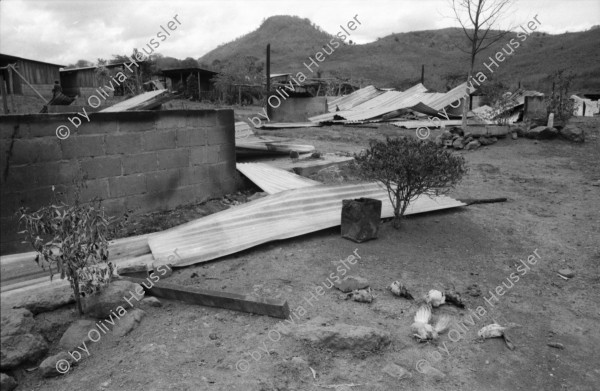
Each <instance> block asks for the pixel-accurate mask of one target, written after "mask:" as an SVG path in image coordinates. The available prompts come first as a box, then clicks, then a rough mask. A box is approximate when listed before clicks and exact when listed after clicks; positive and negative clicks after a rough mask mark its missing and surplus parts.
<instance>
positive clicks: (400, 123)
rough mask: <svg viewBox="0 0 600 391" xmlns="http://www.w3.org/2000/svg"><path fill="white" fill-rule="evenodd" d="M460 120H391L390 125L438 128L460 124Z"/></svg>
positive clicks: (408, 127)
mask: <svg viewBox="0 0 600 391" xmlns="http://www.w3.org/2000/svg"><path fill="white" fill-rule="evenodd" d="M461 124H462V121H461V120H459V119H456V120H441V121H435V122H433V121H430V120H421V121H398V122H392V125H394V126H397V127H399V128H406V129H417V128H421V127H427V128H438V127H442V128H444V127H446V126H458V125H461Z"/></svg>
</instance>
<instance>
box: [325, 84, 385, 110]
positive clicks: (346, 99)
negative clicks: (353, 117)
mask: <svg viewBox="0 0 600 391" xmlns="http://www.w3.org/2000/svg"><path fill="white" fill-rule="evenodd" d="M381 94H383V91H380V90H378V89H377V88H375V87H374V86H367V87H365V88H361V89H360V90H357V91H354V92H353V93H351V94H350V95H344V96H338V97H334V98H333V99H332V100H328V101H327V110H328V111H329V112H330V113H335V112H336V111H343V110H348V109H351V108H353V107H355V106H358V105H359V104H361V103H363V102H366V101H368V100H371V99H373V98H375V97H376V96H378V95H381ZM338 109H339V110H338Z"/></svg>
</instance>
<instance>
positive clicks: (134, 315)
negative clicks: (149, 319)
mask: <svg viewBox="0 0 600 391" xmlns="http://www.w3.org/2000/svg"><path fill="white" fill-rule="evenodd" d="M145 315H146V312H144V311H143V310H141V309H139V308H134V309H133V310H130V311H129V312H128V313H127V314H125V315H123V316H122V317H121V319H118V321H117V324H116V325H115V327H114V328H113V334H114V335H115V336H117V337H124V336H126V335H127V334H129V333H130V332H131V331H133V330H134V329H136V328H137V327H138V326H139V324H140V323H141V321H142V319H143V318H144V316H145ZM113 319H114V318H113Z"/></svg>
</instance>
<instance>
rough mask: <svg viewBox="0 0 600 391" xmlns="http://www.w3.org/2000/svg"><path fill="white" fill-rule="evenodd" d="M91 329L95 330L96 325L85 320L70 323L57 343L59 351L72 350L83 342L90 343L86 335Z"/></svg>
mask: <svg viewBox="0 0 600 391" xmlns="http://www.w3.org/2000/svg"><path fill="white" fill-rule="evenodd" d="M92 329H95V330H97V328H96V324H95V323H94V322H93V321H91V320H85V319H81V320H78V321H76V322H74V323H72V324H71V325H70V326H69V328H68V329H67V331H65V333H64V334H63V336H62V337H61V339H60V341H59V342H58V346H60V348H61V349H65V350H73V349H75V348H76V347H77V346H80V345H82V344H83V343H84V342H86V343H87V342H89V341H90V337H89V336H88V333H89V332H90V330H92ZM94 335H95V333H94Z"/></svg>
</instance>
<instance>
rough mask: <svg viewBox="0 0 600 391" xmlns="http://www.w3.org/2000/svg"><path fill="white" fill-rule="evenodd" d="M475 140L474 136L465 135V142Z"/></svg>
mask: <svg viewBox="0 0 600 391" xmlns="http://www.w3.org/2000/svg"><path fill="white" fill-rule="evenodd" d="M473 140H474V138H473V136H471V137H465V141H463V144H465V145H467V144H468V143H470V142H471V141H473Z"/></svg>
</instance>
